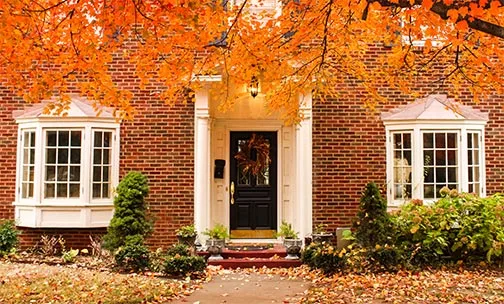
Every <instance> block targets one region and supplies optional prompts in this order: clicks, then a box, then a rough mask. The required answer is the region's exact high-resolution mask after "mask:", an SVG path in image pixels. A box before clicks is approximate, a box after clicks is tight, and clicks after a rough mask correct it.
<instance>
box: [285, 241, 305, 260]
mask: <svg viewBox="0 0 504 304" xmlns="http://www.w3.org/2000/svg"><path fill="white" fill-rule="evenodd" d="M284 246H285V249H286V250H287V256H286V257H285V258H286V259H288V260H297V259H299V252H301V246H303V240H301V239H284Z"/></svg>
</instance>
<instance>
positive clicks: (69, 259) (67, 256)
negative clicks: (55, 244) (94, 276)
mask: <svg viewBox="0 0 504 304" xmlns="http://www.w3.org/2000/svg"><path fill="white" fill-rule="evenodd" d="M78 255H79V249H70V250H68V251H66V250H65V251H63V253H62V255H61V258H62V259H63V262H65V263H73V262H74V261H75V258H76V257H77V256H78Z"/></svg>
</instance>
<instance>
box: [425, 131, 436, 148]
mask: <svg viewBox="0 0 504 304" xmlns="http://www.w3.org/2000/svg"><path fill="white" fill-rule="evenodd" d="M433 142H434V135H433V134H432V133H424V135H423V146H424V148H434V144H433Z"/></svg>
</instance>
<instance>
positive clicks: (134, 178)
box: [103, 171, 152, 251]
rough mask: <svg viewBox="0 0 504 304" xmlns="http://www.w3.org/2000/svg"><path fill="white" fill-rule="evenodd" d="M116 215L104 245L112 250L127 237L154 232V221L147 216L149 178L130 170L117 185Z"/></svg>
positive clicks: (145, 235)
mask: <svg viewBox="0 0 504 304" xmlns="http://www.w3.org/2000/svg"><path fill="white" fill-rule="evenodd" d="M116 192H117V196H116V197H115V199H114V208H115V210H114V216H113V217H112V220H111V221H110V225H109V227H108V230H107V234H106V235H105V236H104V237H103V246H104V247H105V248H107V249H108V250H110V251H115V250H116V249H118V248H120V247H122V246H124V245H125V243H126V239H127V237H131V236H140V237H141V238H142V239H145V238H146V237H148V236H149V235H150V234H151V233H152V221H150V220H149V219H148V217H147V204H146V202H145V197H146V196H147V194H148V193H149V186H148V185H147V178H146V177H145V176H144V175H143V174H142V173H140V172H135V171H132V172H129V173H128V174H127V175H126V176H125V177H124V178H123V180H122V181H121V182H120V183H119V185H118V186H117V190H116Z"/></svg>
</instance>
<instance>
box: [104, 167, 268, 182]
mask: <svg viewBox="0 0 504 304" xmlns="http://www.w3.org/2000/svg"><path fill="white" fill-rule="evenodd" d="M109 173H110V171H109V167H103V175H102V177H103V181H104V182H108V181H109V180H110V177H109ZM266 185H267V184H266Z"/></svg>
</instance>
